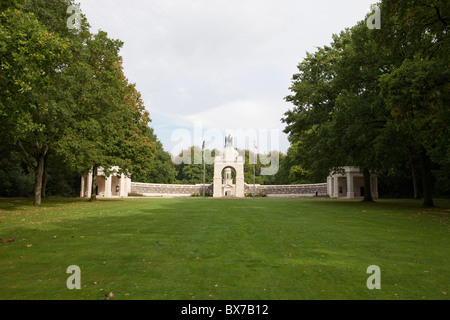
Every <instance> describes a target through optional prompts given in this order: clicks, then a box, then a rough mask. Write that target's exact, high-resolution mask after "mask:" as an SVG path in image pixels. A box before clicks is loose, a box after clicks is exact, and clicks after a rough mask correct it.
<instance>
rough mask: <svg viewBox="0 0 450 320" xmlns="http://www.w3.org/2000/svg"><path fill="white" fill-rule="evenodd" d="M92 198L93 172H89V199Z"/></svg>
mask: <svg viewBox="0 0 450 320" xmlns="http://www.w3.org/2000/svg"><path fill="white" fill-rule="evenodd" d="M91 196H92V170H91V171H89V173H88V176H87V197H88V198H90V197H91Z"/></svg>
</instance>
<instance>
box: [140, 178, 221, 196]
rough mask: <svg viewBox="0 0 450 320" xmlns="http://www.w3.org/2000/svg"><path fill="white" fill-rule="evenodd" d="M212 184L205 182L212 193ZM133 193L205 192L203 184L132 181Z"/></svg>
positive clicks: (182, 194)
mask: <svg viewBox="0 0 450 320" xmlns="http://www.w3.org/2000/svg"><path fill="white" fill-rule="evenodd" d="M212 191H213V187H212V184H205V193H211V194H212ZM131 193H132V194H140V195H144V196H153V197H156V196H158V197H161V196H162V197H164V196H172V197H189V196H191V195H193V194H203V184H197V185H184V184H154V183H139V182H132V183H131Z"/></svg>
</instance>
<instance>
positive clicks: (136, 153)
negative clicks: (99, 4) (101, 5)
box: [0, 0, 156, 204]
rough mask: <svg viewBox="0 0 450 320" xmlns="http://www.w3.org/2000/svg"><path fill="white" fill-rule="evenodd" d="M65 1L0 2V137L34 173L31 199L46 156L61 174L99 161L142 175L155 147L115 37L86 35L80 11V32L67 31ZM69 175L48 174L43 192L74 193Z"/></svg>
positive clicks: (42, 183)
mask: <svg viewBox="0 0 450 320" xmlns="http://www.w3.org/2000/svg"><path fill="white" fill-rule="evenodd" d="M72 4H73V2H72V1H65V0H50V1H43V0H27V1H8V2H7V3H5V4H3V3H2V6H1V7H0V9H2V10H1V11H0V66H1V67H0V83H1V90H0V123H1V126H2V130H1V131H0V142H1V146H2V148H5V149H6V148H12V149H13V150H16V151H20V152H21V153H22V160H23V162H24V163H26V164H27V166H28V169H29V170H31V171H32V172H34V176H35V181H34V199H35V204H39V203H40V201H41V200H40V198H41V194H42V192H43V190H44V189H43V188H45V181H46V179H47V176H46V175H47V173H46V172H47V171H46V170H47V169H48V168H47V165H48V163H49V162H48V159H49V158H51V159H58V160H59V161H62V162H63V165H64V166H65V168H64V169H65V170H66V175H67V176H68V177H71V176H72V175H80V174H82V173H86V172H88V171H89V169H90V168H91V167H95V168H96V167H99V166H103V167H105V168H109V167H111V166H119V167H120V168H121V169H122V171H123V172H124V173H128V172H133V173H134V174H137V175H139V174H141V175H143V174H146V173H148V172H149V171H150V169H151V166H152V162H153V158H154V157H155V152H156V147H155V142H154V141H150V140H149V139H148V133H149V130H150V128H149V126H148V124H149V122H150V117H149V114H148V112H147V111H146V110H145V106H144V104H143V102H142V100H141V97H140V93H139V92H138V91H137V90H136V88H135V86H134V85H133V84H130V83H128V80H127V79H126V77H125V76H124V74H123V70H122V65H121V64H122V58H121V57H120V56H119V51H120V48H121V46H122V42H121V41H119V40H113V39H110V38H109V37H108V35H107V34H106V33H105V32H102V31H100V32H98V33H97V34H91V33H90V32H89V25H88V23H87V20H86V18H85V17H84V16H82V23H81V29H80V30H76V31H74V30H70V29H69V28H68V27H67V23H66V22H67V19H68V17H69V14H68V13H67V8H68V7H69V6H70V5H72ZM51 159H50V160H51ZM50 164H52V165H54V164H55V161H50ZM49 170H50V171H51V168H50V169H49ZM63 171H64V170H61V172H63ZM62 176H63V175H62ZM69 180H70V179H68V180H65V179H62V180H61V179H59V180H57V181H55V180H52V179H50V180H49V182H50V185H49V187H50V189H49V191H50V192H52V191H53V190H52V186H55V185H54V184H53V183H56V186H55V191H57V192H59V193H61V194H73V192H72V189H73V188H74V187H76V184H75V183H73V182H70V183H68V184H64V182H68V181H69ZM58 183H62V185H57V184H58Z"/></svg>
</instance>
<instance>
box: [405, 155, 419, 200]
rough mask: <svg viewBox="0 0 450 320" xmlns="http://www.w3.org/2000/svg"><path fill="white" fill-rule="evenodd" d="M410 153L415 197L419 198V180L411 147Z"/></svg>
mask: <svg viewBox="0 0 450 320" xmlns="http://www.w3.org/2000/svg"><path fill="white" fill-rule="evenodd" d="M408 153H409V162H410V165H411V175H412V179H413V188H414V199H419V198H420V195H419V181H418V180H417V173H416V168H415V165H414V161H413V157H412V150H411V148H409V149H408Z"/></svg>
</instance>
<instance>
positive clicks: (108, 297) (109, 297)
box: [105, 292, 114, 300]
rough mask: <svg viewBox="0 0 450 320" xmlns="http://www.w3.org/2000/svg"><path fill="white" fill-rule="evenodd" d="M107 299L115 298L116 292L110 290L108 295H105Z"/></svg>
mask: <svg viewBox="0 0 450 320" xmlns="http://www.w3.org/2000/svg"><path fill="white" fill-rule="evenodd" d="M105 298H106V300H109V299H112V298H114V293H112V292H110V293H108V294H107V295H105Z"/></svg>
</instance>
